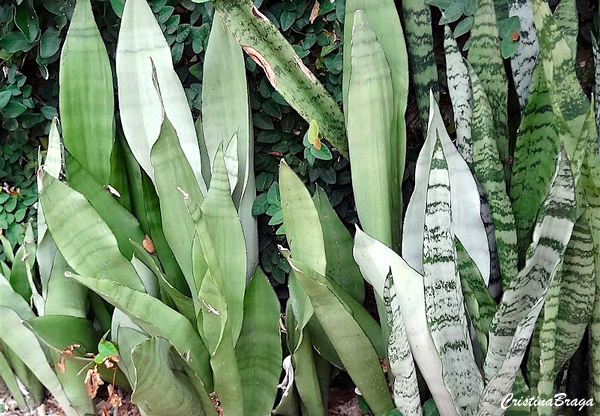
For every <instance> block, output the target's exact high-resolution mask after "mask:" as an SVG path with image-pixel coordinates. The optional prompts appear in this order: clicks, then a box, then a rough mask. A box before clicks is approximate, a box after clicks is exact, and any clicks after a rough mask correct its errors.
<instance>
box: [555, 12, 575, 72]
mask: <svg viewBox="0 0 600 416" xmlns="http://www.w3.org/2000/svg"><path fill="white" fill-rule="evenodd" d="M554 20H555V21H556V24H557V26H558V28H559V30H560V32H561V34H562V37H563V38H564V39H565V42H567V45H569V49H570V50H571V55H572V57H573V62H575V56H576V55H577V35H578V34H579V16H578V15H577V4H576V2H575V0H560V2H559V3H558V6H556V9H555V10H554Z"/></svg>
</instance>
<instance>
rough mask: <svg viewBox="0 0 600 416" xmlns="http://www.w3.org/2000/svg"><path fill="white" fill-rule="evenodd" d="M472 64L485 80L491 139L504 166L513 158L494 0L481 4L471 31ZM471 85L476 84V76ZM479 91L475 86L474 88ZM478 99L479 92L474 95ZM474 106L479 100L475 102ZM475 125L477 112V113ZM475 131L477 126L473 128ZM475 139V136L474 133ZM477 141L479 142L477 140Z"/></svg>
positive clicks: (478, 4) (483, 83)
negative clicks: (510, 148)
mask: <svg viewBox="0 0 600 416" xmlns="http://www.w3.org/2000/svg"><path fill="white" fill-rule="evenodd" d="M469 63H470V64H471V65H472V67H473V71H474V72H475V73H476V74H477V76H478V78H479V80H481V87H480V88H482V89H483V91H485V95H486V96H487V99H488V100H489V103H490V115H491V119H490V120H489V121H490V122H491V124H492V125H493V128H492V130H490V134H491V139H492V140H493V141H494V142H495V144H496V146H497V148H498V154H499V156H500V160H501V161H502V163H503V164H505V163H507V161H508V158H509V156H510V154H509V149H508V124H507V123H508V115H507V103H508V81H507V79H506V73H505V72H504V62H503V59H502V54H501V52H500V37H499V34H498V27H497V24H496V13H495V12H494V2H493V0H478V1H477V13H476V14H475V20H474V22H473V28H472V29H471V38H470V46H469ZM471 82H472V83H473V84H474V81H473V76H471ZM473 89H475V85H473ZM473 93H474V95H475V91H473ZM474 101H475V102H474V106H475V104H476V101H478V100H477V99H476V98H474ZM473 116H474V120H473V124H474V125H475V123H476V121H475V108H474V109H473ZM473 129H475V126H473ZM473 136H475V133H473ZM473 140H476V139H475V137H473Z"/></svg>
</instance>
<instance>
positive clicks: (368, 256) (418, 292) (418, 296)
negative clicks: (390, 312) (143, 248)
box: [354, 228, 459, 416]
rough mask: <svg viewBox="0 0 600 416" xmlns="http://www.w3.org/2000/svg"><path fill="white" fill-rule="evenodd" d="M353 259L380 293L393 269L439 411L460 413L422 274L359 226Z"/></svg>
mask: <svg viewBox="0 0 600 416" xmlns="http://www.w3.org/2000/svg"><path fill="white" fill-rule="evenodd" d="M354 260H356V263H357V264H358V266H359V267H360V271H361V273H362V275H363V277H364V278H365V280H366V281H367V282H368V283H370V284H371V285H372V286H373V288H374V290H375V292H376V293H377V294H378V295H379V296H381V297H382V296H383V288H384V286H385V280H386V278H387V276H388V275H389V273H390V270H391V273H392V276H393V278H394V287H395V290H396V296H397V297H398V303H399V305H400V310H401V313H402V317H403V319H404V326H405V328H406V335H407V338H408V343H409V345H410V349H411V352H412V354H413V357H414V359H415V362H416V364H417V366H418V367H419V370H420V372H421V374H422V375H423V378H424V379H425V382H426V383H427V387H428V388H429V391H430V392H431V395H432V396H433V398H434V400H435V403H436V406H437V408H438V410H439V412H440V415H441V416H457V415H458V414H459V413H458V410H457V408H456V406H455V405H454V401H453V400H452V396H451V395H450V393H449V392H448V389H447V388H446V386H445V385H444V381H443V377H442V363H441V360H440V357H439V355H438V352H437V350H436V348H435V345H434V343H433V340H432V338H431V335H430V333H429V328H428V325H427V318H426V316H425V302H424V299H425V295H424V290H423V277H422V276H421V275H420V274H419V273H417V272H416V271H415V270H414V269H412V268H411V267H410V266H409V265H408V264H407V263H406V262H405V261H404V260H403V259H402V258H401V257H400V256H398V255H397V254H396V253H394V252H393V251H392V250H391V249H390V248H388V247H387V246H386V245H385V244H383V243H381V242H379V241H377V240H375V239H374V238H372V237H370V236H368V235H367V234H365V233H364V232H362V231H361V230H360V229H358V228H357V230H356V235H355V238H354Z"/></svg>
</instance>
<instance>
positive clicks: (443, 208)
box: [423, 139, 483, 415]
mask: <svg viewBox="0 0 600 416" xmlns="http://www.w3.org/2000/svg"><path fill="white" fill-rule="evenodd" d="M451 211H452V206H451V198H450V178H449V173H448V163H447V162H446V158H445V156H444V152H443V150H442V144H441V142H440V140H439V139H438V140H437V141H436V143H435V146H434V150H433V156H432V159H431V166H430V170H429V181H428V185H427V205H426V208H425V228H424V235H423V270H424V279H423V281H424V285H425V288H424V290H425V316H426V317H427V323H428V325H429V330H430V332H431V337H432V338H433V343H434V344H435V347H436V349H437V351H438V354H439V356H440V359H441V361H442V369H443V377H444V383H445V384H446V387H447V388H448V390H449V391H450V394H451V395H452V398H453V399H454V403H455V405H456V407H457V408H458V409H459V412H460V413H461V414H463V415H474V414H475V413H476V411H477V403H478V401H479V396H480V394H481V392H482V390H483V380H482V378H481V374H480V373H479V369H478V368H477V366H476V364H475V358H474V355H473V349H472V346H471V340H470V337H469V330H468V325H467V318H466V314H465V308H464V299H463V295H462V290H461V285H460V278H459V276H458V269H457V266H456V250H455V247H454V236H453V233H452V229H451V223H452V213H451Z"/></svg>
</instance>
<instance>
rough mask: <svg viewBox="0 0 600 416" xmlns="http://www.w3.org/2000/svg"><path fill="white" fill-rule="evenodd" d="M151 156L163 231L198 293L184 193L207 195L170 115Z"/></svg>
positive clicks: (191, 228) (196, 198)
mask: <svg viewBox="0 0 600 416" xmlns="http://www.w3.org/2000/svg"><path fill="white" fill-rule="evenodd" d="M134 1H135V0H134ZM151 158H152V167H153V169H154V172H155V181H156V191H157V193H158V197H159V200H160V212H161V215H162V226H163V232H164V234H165V238H166V240H167V242H168V243H169V246H170V248H171V250H172V251H173V254H174V255H175V258H176V259H177V263H179V267H181V271H182V272H183V275H184V277H185V280H186V282H187V283H188V286H189V287H190V290H191V291H192V293H193V294H195V293H197V291H196V290H195V284H194V276H193V273H192V254H191V253H192V241H193V239H194V222H193V221H192V218H191V217H190V214H189V212H188V210H187V208H186V205H185V202H184V195H188V198H190V199H191V200H192V201H194V202H195V203H196V204H200V202H202V198H203V197H202V193H201V192H200V188H199V187H198V183H197V182H196V178H195V177H194V172H193V171H192V168H191V167H190V165H189V163H188V160H187V158H186V157H185V154H184V153H183V150H182V149H181V146H180V143H179V141H178V140H177V133H176V132H175V129H174V128H173V125H172V124H171V123H170V121H169V119H168V118H166V117H165V119H164V121H163V126H162V129H161V133H160V137H159V138H158V140H157V142H156V143H155V144H154V146H153V147H152V154H151ZM182 191H183V192H182Z"/></svg>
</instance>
